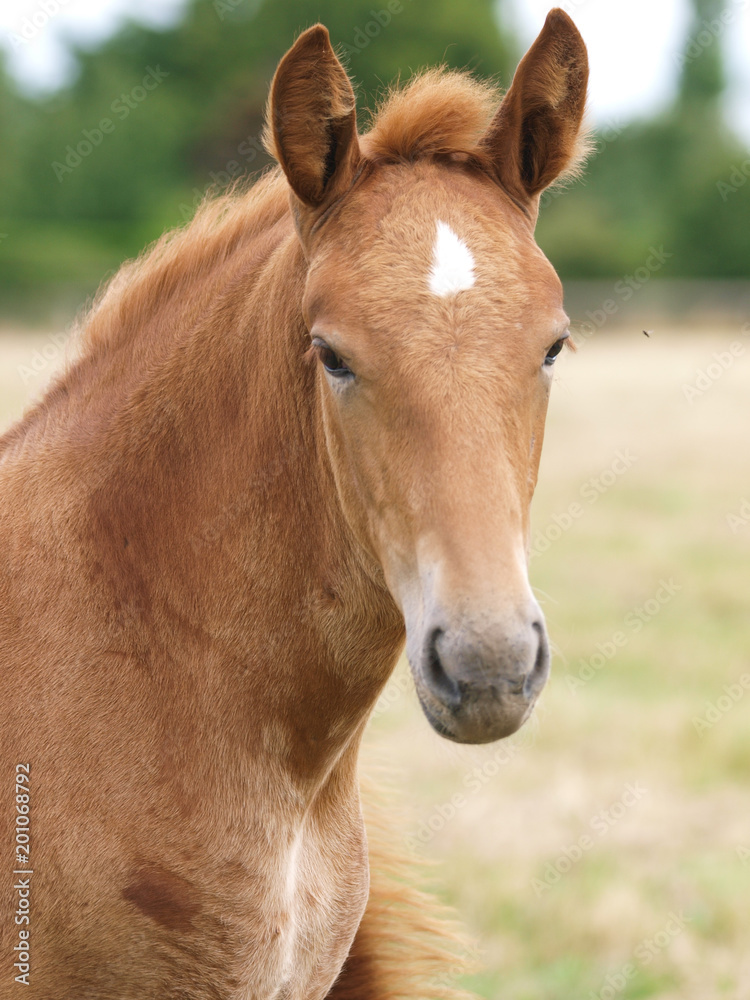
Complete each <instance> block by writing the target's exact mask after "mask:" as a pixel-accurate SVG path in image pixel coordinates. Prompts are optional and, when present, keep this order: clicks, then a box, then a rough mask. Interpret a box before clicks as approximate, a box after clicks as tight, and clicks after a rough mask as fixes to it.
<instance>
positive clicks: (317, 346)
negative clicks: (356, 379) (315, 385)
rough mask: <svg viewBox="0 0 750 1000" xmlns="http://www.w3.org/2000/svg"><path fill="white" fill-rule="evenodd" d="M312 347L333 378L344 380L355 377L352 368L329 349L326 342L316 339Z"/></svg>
mask: <svg viewBox="0 0 750 1000" xmlns="http://www.w3.org/2000/svg"><path fill="white" fill-rule="evenodd" d="M312 346H313V350H314V351H315V353H316V354H317V356H318V358H319V359H320V363H321V364H322V365H323V367H324V368H325V370H326V371H327V372H328V374H329V375H332V376H333V378H339V379H344V378H348V377H349V376H353V375H354V372H353V371H352V370H351V368H349V366H348V365H347V364H346V363H345V362H344V361H342V360H341V358H340V357H339V356H338V354H337V353H336V352H335V351H334V350H333V348H332V347H329V346H328V344H326V342H325V341H324V340H320V339H319V338H318V337H316V338H315V339H314V340H313V342H312Z"/></svg>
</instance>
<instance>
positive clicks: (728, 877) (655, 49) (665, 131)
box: [0, 0, 750, 1000]
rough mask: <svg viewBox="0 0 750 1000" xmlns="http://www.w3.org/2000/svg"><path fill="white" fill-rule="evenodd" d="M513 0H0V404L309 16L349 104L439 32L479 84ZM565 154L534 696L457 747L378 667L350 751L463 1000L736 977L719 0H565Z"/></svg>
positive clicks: (739, 427) (743, 906)
mask: <svg viewBox="0 0 750 1000" xmlns="http://www.w3.org/2000/svg"><path fill="white" fill-rule="evenodd" d="M550 5H551V4H548V3H547V2H543V0H492V2H491V0H462V2H461V3H460V4H459V3H457V2H450V0H431V2H428V0H389V2H385V0H348V2H346V3H345V2H344V0H296V2H292V0H149V2H147V0H129V2H127V3H126V2H125V0H29V2H12V0H9V2H7V3H5V4H3V7H2V11H0V129H1V130H2V135H3V138H4V142H3V144H2V146H1V147H0V422H1V423H2V426H3V427H4V426H7V424H8V423H9V422H10V421H11V420H12V419H14V418H15V417H17V416H18V415H19V414H20V412H21V411H22V409H23V406H24V405H25V404H26V402H27V401H28V400H29V399H31V398H33V397H34V396H37V395H38V394H39V393H40V392H41V391H43V387H44V385H45V384H46V382H47V381H48V379H49V377H50V376H51V374H52V373H53V372H54V370H55V369H56V367H57V366H58V365H59V364H60V363H61V362H62V360H63V357H64V346H65V341H66V336H67V332H68V330H69V328H70V324H71V321H72V319H73V317H74V316H75V314H76V312H77V311H78V310H79V309H80V308H81V306H82V305H83V304H85V302H86V300H87V299H88V298H89V297H90V296H91V295H92V294H93V293H94V291H95V290H96V288H97V286H98V285H99V284H100V283H101V282H102V280H104V279H106V278H107V277H108V276H110V275H111V274H112V273H113V272H114V271H115V270H116V269H117V267H118V265H119V264H120V262H121V261H122V260H123V259H124V258H126V257H128V256H132V255H134V254H137V253H138V252H140V250H141V249H142V248H143V247H144V246H145V245H147V244H148V243H149V242H150V241H151V240H153V239H155V238H156V237H157V236H158V235H159V234H160V233H161V232H162V231H163V230H164V229H165V228H167V227H171V226H175V225H181V224H184V223H185V222H187V221H188V220H189V219H190V217H191V215H192V213H193V211H194V209H195V207H196V205H197V204H198V203H199V202H200V200H201V199H202V197H203V196H204V194H205V192H206V191H207V190H208V189H213V190H220V189H221V188H223V187H224V186H226V185H227V184H228V183H231V182H232V181H233V180H234V179H235V178H236V177H239V176H245V175H247V174H252V173H254V172H255V171H258V170H260V169H262V168H263V167H264V166H265V165H266V164H267V158H266V156H265V153H264V152H263V151H262V149H261V146H260V138H259V137H260V132H261V128H262V115H263V107H264V102H265V99H266V94H267V89H268V84H269V82H270V79H271V76H272V74H273V71H274V68H275V66H276V63H277V61H278V59H279V58H280V57H281V56H282V55H283V53H284V52H285V51H286V49H287V48H288V47H289V45H290V44H291V42H292V41H293V39H294V37H295V36H296V34H297V33H298V31H299V30H300V29H301V28H304V27H306V26H307V25H309V24H311V23H313V22H314V21H316V20H322V21H323V22H324V23H326V24H327V25H328V27H329V29H330V31H331V36H332V39H333V41H334V43H335V44H336V45H337V46H338V47H339V50H340V52H341V53H342V57H343V58H344V60H345V62H346V64H347V66H348V69H349V71H350V74H351V75H352V77H353V79H354V81H355V84H356V87H357V90H358V96H359V101H360V107H361V108H362V109H363V110H362V125H363V127H365V125H366V121H367V113H366V110H365V109H366V108H367V107H368V106H372V105H373V103H374V102H375V101H376V99H377V96H378V94H379V93H381V92H382V91H383V89H384V88H385V87H386V86H387V85H388V84H389V83H390V82H391V81H392V80H393V79H394V78H396V77H397V76H398V75H399V74H400V75H401V77H402V78H405V77H408V75H409V73H410V72H411V71H412V70H414V69H418V68H420V67H422V66H425V65H433V64H435V63H439V62H443V61H444V62H446V63H448V64H449V65H451V66H457V67H463V68H469V69H471V70H472V71H475V72H476V73H477V74H479V75H486V76H495V77H497V78H498V79H499V81H500V83H501V84H502V85H503V86H507V85H508V83H509V82H510V79H511V76H512V72H513V68H514V67H515V65H516V62H517V60H518V58H519V56H520V55H521V54H522V53H523V51H524V50H525V48H526V47H527V46H528V44H529V43H530V42H531V40H532V39H533V37H534V36H535V35H536V33H537V32H538V31H539V29H540V28H541V25H542V23H543V21H544V16H545V14H546V11H547V9H548V7H549V6H550ZM561 6H563V7H564V8H565V9H566V10H567V11H568V12H569V13H570V14H571V16H572V17H573V18H574V20H575V21H576V23H577V24H578V26H579V28H580V29H581V31H582V33H583V35H584V38H585V40H586V42H587V44H588V47H589V52H590V56H591V63H592V75H591V102H590V107H591V123H592V125H593V127H594V137H595V153H594V155H593V156H592V159H591V161H590V163H589V165H588V168H587V170H586V172H585V174H584V175H583V177H582V178H581V179H579V180H578V181H576V182H574V183H573V184H570V185H569V186H568V187H567V188H564V189H560V190H553V191H551V192H548V193H547V194H545V196H544V198H543V202H542V214H541V218H540V223H539V227H538V240H539V243H540V245H541V246H542V248H543V249H544V250H545V252H546V253H547V255H548V256H549V257H550V259H551V260H552V262H553V264H554V265H555V266H556V267H557V269H558V271H559V273H560V274H561V276H562V277H563V279H564V283H565V287H566V301H567V308H568V312H569V314H570V315H571V318H572V321H573V324H572V326H573V331H574V335H575V337H576V340H577V342H578V346H579V350H578V352H577V353H576V354H575V355H571V354H570V353H569V352H565V353H564V355H563V356H562V357H561V359H560V361H559V362H558V366H557V368H556V383H557V384H556V386H555V390H554V392H553V400H552V404H551V408H550V416H549V421H548V430H547V438H546V443H545V451H544V456H543V460H542V468H541V470H540V480H539V487H538V489H537V496H536V498H535V501H534V508H533V532H532V551H531V577H532V583H533V585H534V587H535V590H536V592H537V594H538V596H539V598H540V600H541V601H542V602H543V604H544V608H545V613H546V615H547V618H548V622H549V626H550V633H551V636H552V638H553V641H554V643H555V650H556V655H555V659H554V667H553V677H552V679H551V681H550V683H549V686H548V689H547V691H546V692H545V695H544V696H543V699H542V702H541V705H540V707H539V709H538V711H537V713H536V715H535V716H534V718H533V719H532V720H531V721H530V722H529V723H528V724H527V726H526V727H525V728H524V729H523V730H522V732H521V733H519V734H517V736H515V737H513V738H511V739H510V740H508V741H504V742H502V743H500V744H497V745H494V746H491V747H485V748H478V747H474V748H471V747H457V746H454V745H452V744H448V743H446V742H445V741H443V740H440V739H439V738H438V737H437V736H435V735H434V734H433V733H432V731H431V730H430V729H429V727H428V726H427V723H426V722H425V721H424V720H423V719H422V718H421V716H420V713H419V710H418V707H417V706H416V700H415V697H414V693H413V690H412V688H411V683H410V681H409V678H408V673H407V671H406V667H405V665H404V664H403V663H402V664H401V665H400V666H399V668H398V671H397V673H396V675H395V676H394V678H393V680H392V681H391V683H390V684H389V686H388V688H387V689H386V691H385V693H384V695H383V697H382V698H381V701H380V703H379V706H378V709H377V710H376V713H375V717H374V719H373V723H372V725H371V727H370V732H369V735H368V747H367V754H368V756H369V757H372V758H373V759H374V760H377V761H381V762H382V761H383V760H385V761H386V762H389V763H390V764H391V765H392V766H393V767H394V768H395V769H396V770H397V771H399V772H400V776H399V777H398V778H397V780H396V784H397V785H400V786H401V788H402V790H403V792H404V796H405V799H406V800H407V802H408V803H409V804H410V805H409V808H410V810H411V817H410V819H409V820H408V822H407V828H406V829H405V830H404V829H399V830H397V831H396V834H397V835H399V836H404V838H405V842H406V845H407V846H408V847H409V849H413V850H415V851H417V852H418V853H420V854H422V855H425V856H428V857H431V858H434V859H436V860H437V861H438V862H439V869H438V872H437V881H438V883H439V884H440V886H441V890H440V891H441V892H442V893H443V894H444V895H445V897H446V898H447V899H448V900H449V901H451V902H452V903H454V904H455V905H456V906H457V908H458V910H459V911H460V913H461V916H462V919H463V920H464V921H465V923H466V924H467V925H468V927H469V929H470V931H471V932H472V934H473V935H474V936H475V937H476V940H477V942H478V945H477V947H478V956H479V963H480V965H481V966H482V967H483V971H482V972H481V973H479V974H478V975H477V976H476V977H474V978H473V979H471V980H467V985H470V986H472V987H473V988H474V989H476V990H477V992H478V993H480V994H481V995H482V996H483V997H486V998H488V1000H613V998H615V997H618V998H619V997H622V998H625V1000H635V998H644V997H654V998H659V1000H677V998H679V1000H717V998H724V997H726V998H732V1000H748V998H750V949H749V948H748V932H747V916H748V912H750V911H749V910H748V899H750V794H749V785H750V782H749V781H748V778H749V777H750V697H749V696H748V690H750V642H749V629H748V592H749V590H750V587H749V586H748V584H749V582H750V481H749V479H750V477H749V473H750V461H749V458H748V455H749V448H748V432H749V431H750V419H749V418H750V362H749V361H748V356H749V355H750V183H749V182H750V3H748V0H725V2H721V0H658V2H654V0H629V2H624V0H567V2H563V3H562V4H561Z"/></svg>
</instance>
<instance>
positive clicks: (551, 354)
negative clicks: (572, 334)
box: [544, 334, 568, 367]
mask: <svg viewBox="0 0 750 1000" xmlns="http://www.w3.org/2000/svg"><path fill="white" fill-rule="evenodd" d="M567 339H568V337H567V334H566V335H565V336H564V337H560V339H559V340H556V341H555V342H554V344H553V345H552V347H550V349H549V350H548V351H547V356H546V357H545V359H544V363H545V365H547V366H548V367H551V366H552V365H554V363H555V360H556V359H557V356H558V354H559V353H560V351H561V350H562V349H563V347H564V345H565V341H566V340H567Z"/></svg>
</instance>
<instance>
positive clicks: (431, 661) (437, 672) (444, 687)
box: [424, 628, 461, 707]
mask: <svg viewBox="0 0 750 1000" xmlns="http://www.w3.org/2000/svg"><path fill="white" fill-rule="evenodd" d="M442 636H443V630H442V629H440V628H436V629H433V631H432V633H431V635H430V638H429V640H428V643H427V655H426V657H425V666H424V670H425V680H426V681H427V683H428V684H429V685H430V687H431V688H432V690H433V691H434V692H435V694H436V695H437V696H438V697H439V698H440V700H441V701H442V702H443V704H445V705H446V706H451V707H458V705H459V704H460V702H461V692H460V690H459V687H458V684H457V683H456V681H455V680H453V678H452V677H451V676H450V675H449V674H448V673H446V670H445V667H444V666H443V662H442V659H441V657H440V650H439V648H438V644H439V642H440V639H441V638H442Z"/></svg>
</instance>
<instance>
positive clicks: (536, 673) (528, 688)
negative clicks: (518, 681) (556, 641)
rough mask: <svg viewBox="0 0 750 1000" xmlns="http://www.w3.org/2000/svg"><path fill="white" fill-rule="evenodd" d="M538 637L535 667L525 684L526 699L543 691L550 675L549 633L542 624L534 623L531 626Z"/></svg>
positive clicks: (527, 676)
mask: <svg viewBox="0 0 750 1000" xmlns="http://www.w3.org/2000/svg"><path fill="white" fill-rule="evenodd" d="M531 627H532V628H533V630H534V632H535V633H536V635H537V649H536V657H535V659H534V666H533V667H532V668H531V670H530V671H529V673H528V674H527V675H526V680H525V681H524V684H523V693H524V697H525V698H532V697H534V695H536V694H538V693H539V691H540V690H541V688H542V686H543V685H544V682H545V681H546V680H547V674H548V673H549V645H548V643H547V632H546V629H545V628H544V625H543V624H542V622H539V621H537V622H533V623H532V626H531Z"/></svg>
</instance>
